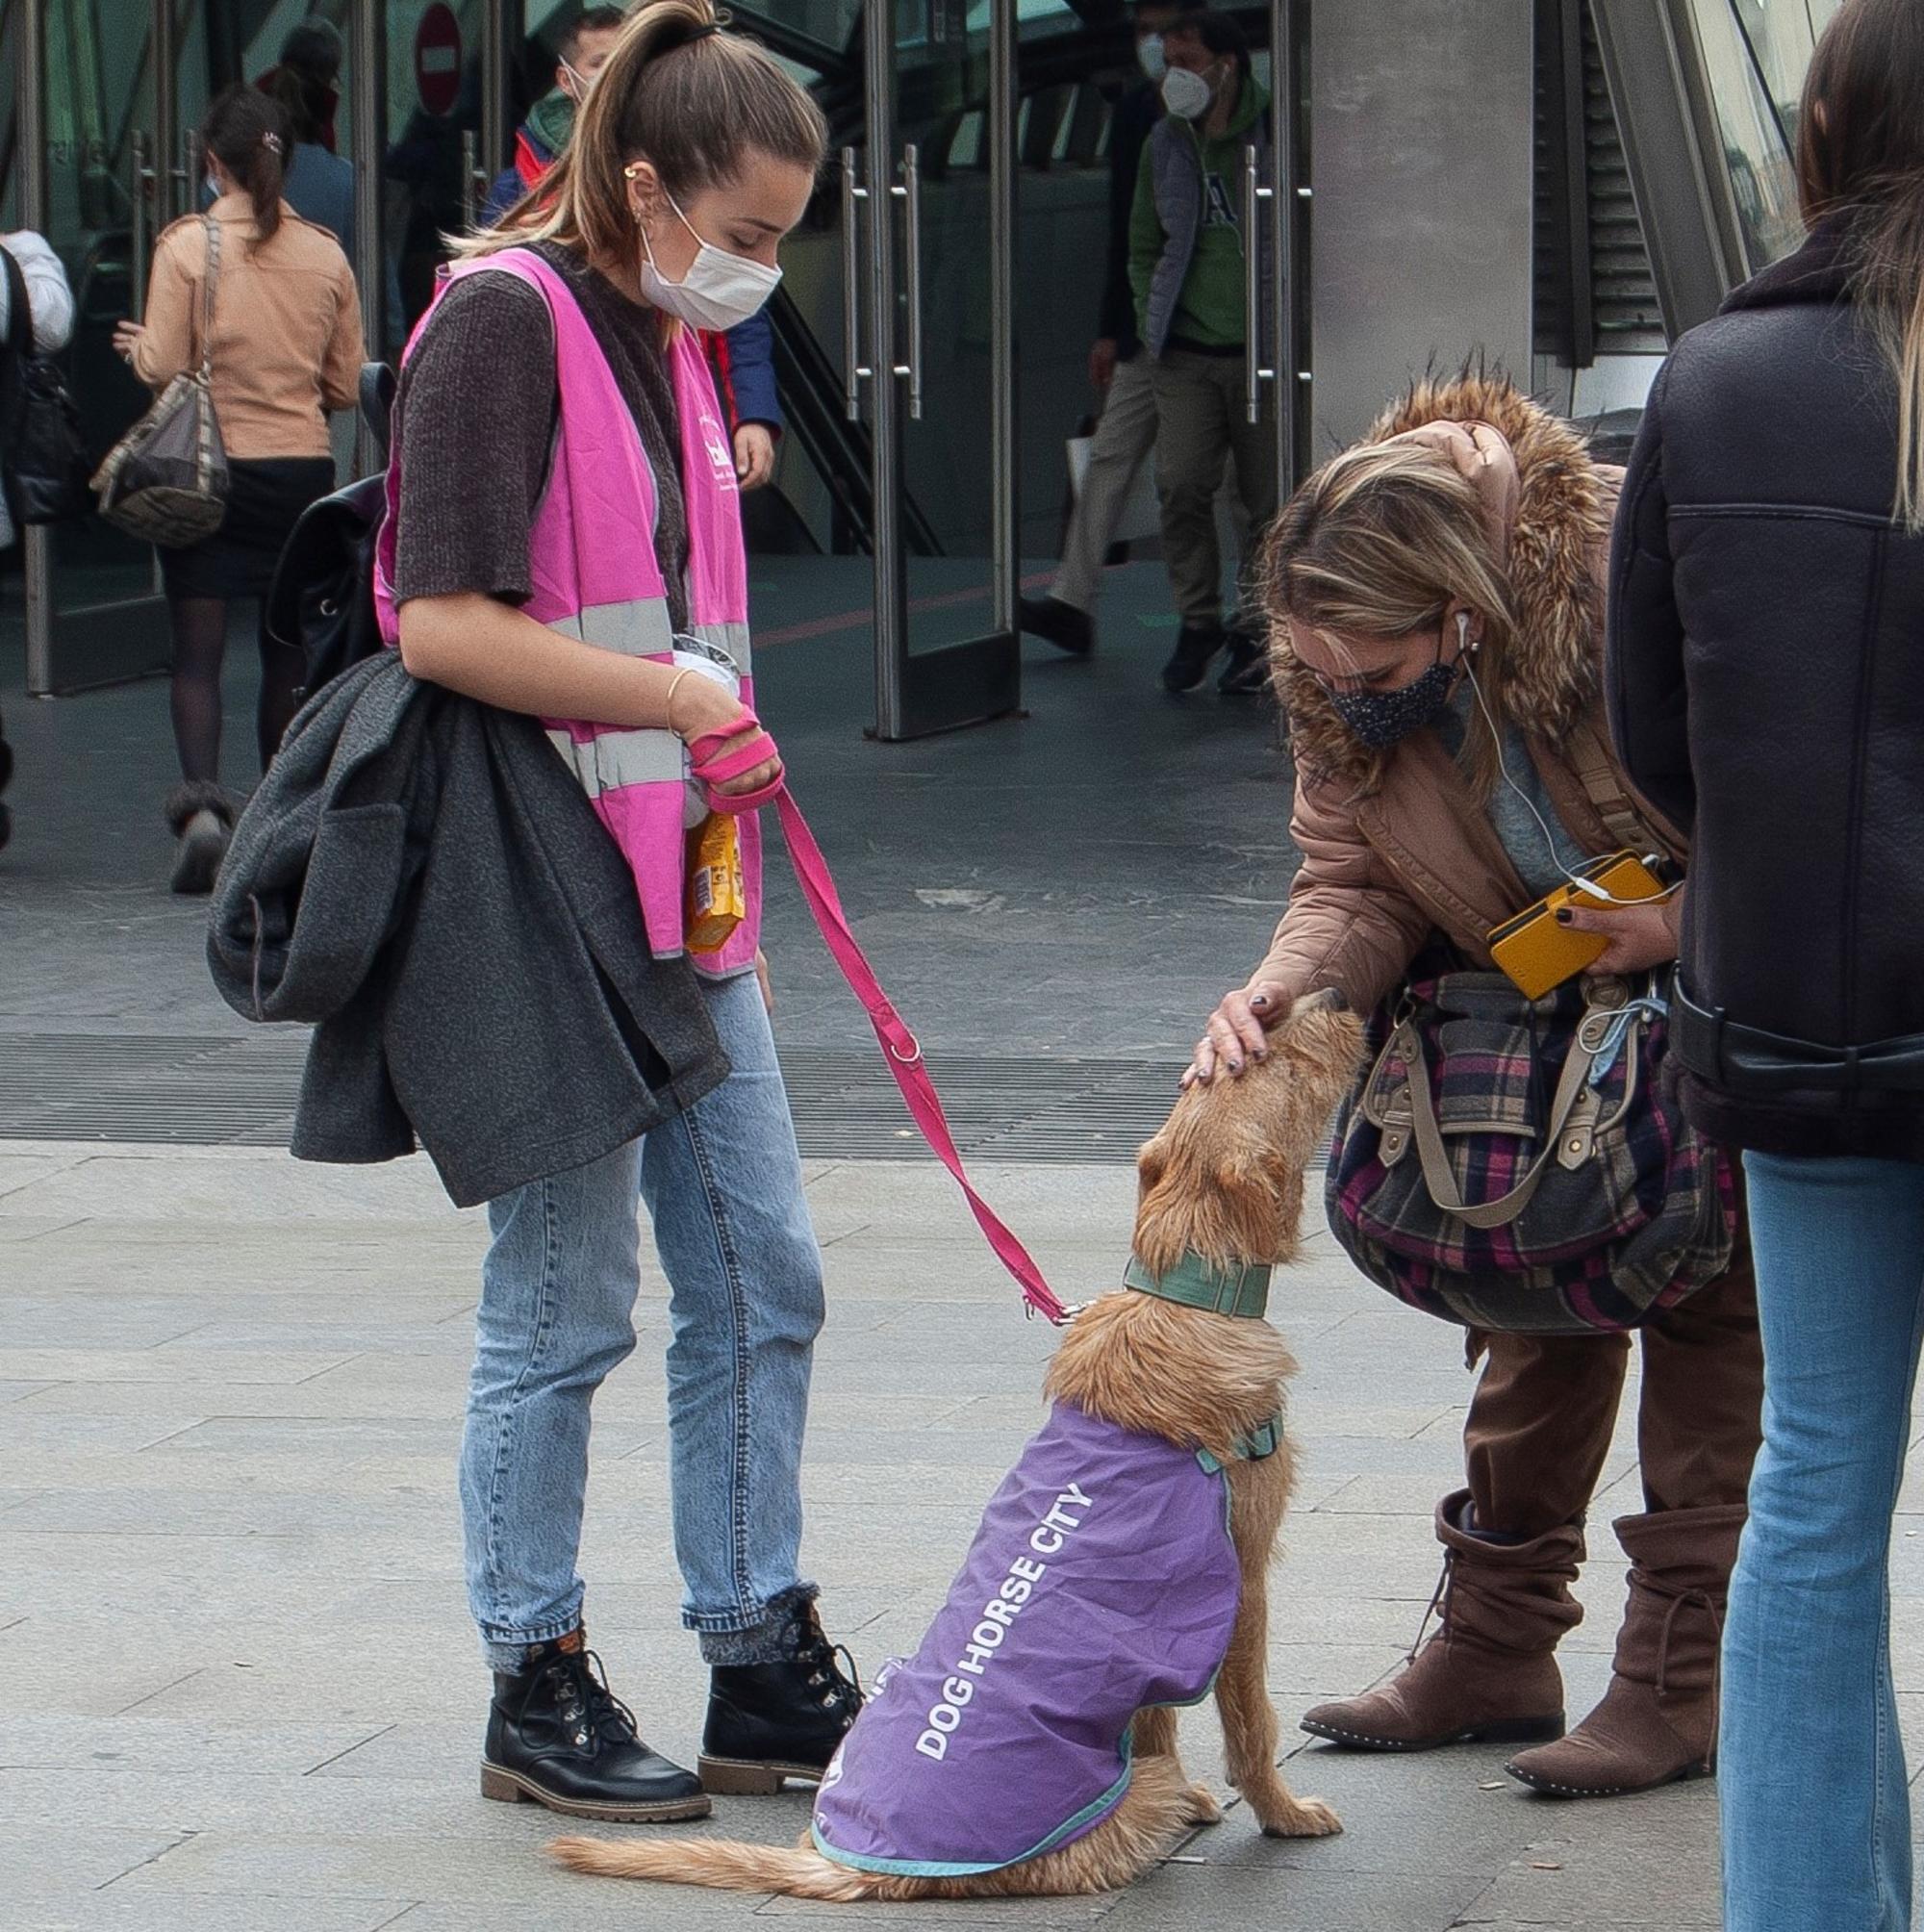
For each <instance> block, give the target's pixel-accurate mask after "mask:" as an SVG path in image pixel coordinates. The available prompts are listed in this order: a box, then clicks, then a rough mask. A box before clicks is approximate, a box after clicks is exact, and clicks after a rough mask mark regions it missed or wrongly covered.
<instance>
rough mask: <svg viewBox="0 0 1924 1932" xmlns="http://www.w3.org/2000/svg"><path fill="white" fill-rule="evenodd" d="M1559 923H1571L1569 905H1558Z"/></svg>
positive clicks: (1566, 924) (1562, 924) (1559, 924)
mask: <svg viewBox="0 0 1924 1932" xmlns="http://www.w3.org/2000/svg"><path fill="white" fill-rule="evenodd" d="M1569 923H1570V908H1569V907H1568V906H1567V905H1563V906H1558V907H1557V925H1558V926H1568V925H1569Z"/></svg>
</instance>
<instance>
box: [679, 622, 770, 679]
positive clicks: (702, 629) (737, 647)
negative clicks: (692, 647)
mask: <svg viewBox="0 0 1924 1932" xmlns="http://www.w3.org/2000/svg"><path fill="white" fill-rule="evenodd" d="M687 635H688V636H690V637H698V638H699V639H700V640H701V642H702V643H703V644H706V645H711V646H713V647H714V648H716V649H717V650H725V651H726V652H727V653H728V655H729V656H730V657H731V658H732V659H733V660H734V663H735V674H736V675H737V676H738V677H750V676H752V675H753V674H754V673H753V670H752V667H751V666H750V664H749V662H748V626H747V624H745V623H692V624H690V625H689V626H688V631H687Z"/></svg>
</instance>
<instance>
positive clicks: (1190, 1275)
mask: <svg viewBox="0 0 1924 1932" xmlns="http://www.w3.org/2000/svg"><path fill="white" fill-rule="evenodd" d="M1269 1276H1270V1268H1269V1263H1268V1262H1267V1261H1245V1262H1243V1263H1241V1264H1240V1265H1239V1266H1236V1267H1232V1268H1219V1267H1217V1266H1216V1265H1215V1264H1214V1263H1213V1262H1209V1261H1205V1260H1204V1259H1203V1258H1202V1256H1200V1255H1196V1254H1189V1255H1184V1256H1183V1258H1181V1260H1179V1261H1177V1264H1176V1265H1175V1267H1173V1268H1172V1269H1170V1271H1169V1272H1168V1274H1166V1275H1152V1274H1151V1273H1150V1271H1149V1270H1148V1269H1147V1268H1146V1267H1144V1265H1143V1264H1142V1262H1141V1261H1140V1260H1138V1259H1137V1258H1136V1257H1135V1256H1134V1255H1131V1256H1130V1257H1129V1264H1128V1266H1127V1268H1125V1269H1124V1270H1123V1285H1124V1286H1125V1287H1126V1288H1134V1289H1136V1290H1137V1291H1138V1292H1140V1293H1142V1294H1145V1295H1156V1296H1158V1297H1160V1298H1161V1299H1162V1300H1163V1301H1165V1302H1179V1303H1180V1304H1181V1305H1182V1306H1183V1307H1184V1308H1186V1309H1208V1310H1209V1312H1210V1313H1211V1314H1218V1315H1244V1316H1247V1317H1248V1318H1249V1319H1250V1320H1251V1321H1261V1320H1262V1318H1263V1316H1264V1315H1265V1314H1266V1313H1268V1311H1269Z"/></svg>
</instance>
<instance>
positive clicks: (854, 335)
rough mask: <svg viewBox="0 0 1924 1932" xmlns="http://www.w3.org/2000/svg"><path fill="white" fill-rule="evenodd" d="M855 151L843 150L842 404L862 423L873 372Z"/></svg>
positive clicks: (862, 197) (863, 196) (864, 196)
mask: <svg viewBox="0 0 1924 1932" xmlns="http://www.w3.org/2000/svg"><path fill="white" fill-rule="evenodd" d="M855 163H856V155H855V150H854V149H853V148H852V147H845V148H844V149H843V150H842V404H843V411H844V413H845V414H846V415H847V417H848V420H849V421H850V422H860V421H861V419H862V385H863V383H864V382H866V381H868V380H869V379H870V378H871V377H872V376H873V374H874V370H873V369H871V368H870V367H869V366H868V365H867V364H866V363H864V362H863V361H862V263H861V219H862V215H861V209H862V203H863V202H865V201H866V200H868V198H869V191H868V190H867V189H866V188H864V187H863V186H862V184H861V183H860V181H858V180H857V179H856V175H855Z"/></svg>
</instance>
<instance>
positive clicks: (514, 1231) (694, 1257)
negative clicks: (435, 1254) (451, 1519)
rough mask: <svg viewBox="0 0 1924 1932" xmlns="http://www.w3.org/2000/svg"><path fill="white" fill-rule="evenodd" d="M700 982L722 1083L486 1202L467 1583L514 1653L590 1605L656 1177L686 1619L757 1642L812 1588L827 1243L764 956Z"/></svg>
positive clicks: (506, 1663) (470, 1435)
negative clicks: (606, 1391)
mask: <svg viewBox="0 0 1924 1932" xmlns="http://www.w3.org/2000/svg"><path fill="white" fill-rule="evenodd" d="M703 990H704V993H705V995H706V997H707V1000H708V1005H709V1012H710V1015H711V1016H712V1018H713V1019H714V1022H715V1029H716V1031H717V1032H718V1033H719V1034H720V1036H721V1040H722V1048H723V1050H724V1051H725V1052H726V1054H727V1055H728V1059H729V1064H730V1067H731V1072H730V1073H729V1076H728V1078H727V1080H725V1081H723V1083H722V1085H721V1086H720V1087H718V1088H717V1089H716V1090H715V1091H714V1092H713V1093H711V1094H709V1095H708V1096H707V1098H705V1099H704V1100H701V1101H699V1102H697V1103H696V1105H695V1106H692V1107H690V1108H688V1109H687V1110H686V1111H685V1112H683V1113H682V1114H680V1115H678V1116H676V1117H675V1118H674V1119H672V1120H671V1121H669V1122H668V1123H667V1124H666V1125H665V1126H663V1127H659V1128H657V1129H655V1130H654V1131H652V1132H651V1133H649V1134H647V1135H646V1137H645V1138H644V1139H642V1140H640V1141H636V1142H634V1143H632V1144H631V1145H629V1146H627V1147H623V1148H619V1149H617V1151H616V1152H615V1153H613V1154H611V1155H608V1156H607V1157H604V1158H603V1159H600V1160H596V1161H592V1162H590V1163H589V1165H587V1166H586V1167H578V1168H575V1169H574V1170H572V1171H571V1172H570V1173H566V1174H556V1175H551V1176H550V1177H549V1178H548V1179H546V1180H544V1181H536V1182H530V1183H529V1184H528V1185H527V1186H525V1187H522V1188H519V1189H518V1190H517V1191H516V1192H514V1193H512V1194H504V1195H502V1196H501V1197H500V1199H498V1200H496V1201H491V1202H490V1203H489V1204H488V1220H489V1225H490V1227H491V1228H492V1229H493V1230H494V1245H493V1246H492V1247H491V1248H490V1249H489V1251H488V1257H487V1259H486V1261H485V1262H484V1263H483V1264H482V1271H481V1306H480V1310H479V1314H478V1317H477V1320H476V1352H475V1360H474V1372H473V1376H472V1379H471V1381H470V1383H469V1386H468V1426H467V1430H466V1433H465V1435H464V1436H463V1438H462V1445H461V1507H462V1519H463V1525H464V1530H465V1538H466V1547H467V1570H468V1604H469V1606H470V1608H471V1609H472V1611H473V1614H474V1620H475V1622H476V1623H477V1624H478V1625H479V1626H480V1630H481V1637H482V1641H483V1645H484V1647H485V1648H486V1650H487V1653H488V1657H489V1661H490V1663H491V1664H492V1665H494V1668H496V1669H508V1668H512V1667H515V1666H516V1665H518V1664H519V1658H520V1653H521V1651H522V1650H523V1648H524V1647H525V1646H526V1645H528V1644H530V1643H542V1642H546V1641H548V1640H551V1639H553V1638H556V1637H560V1636H562V1635H564V1634H565V1633H566V1632H568V1631H570V1630H571V1629H573V1628H574V1626H575V1624H576V1623H578V1622H579V1621H580V1619H581V1603H582V1595H583V1586H582V1581H581V1578H580V1576H579V1574H578V1573H577V1571H576V1568H575V1559H576V1556H577V1553H578V1551H579V1547H580V1540H581V1508H582V1498H583V1495H584V1493H585V1491H586V1488H587V1483H588V1411H589V1405H590V1403H591V1402H592V1401H593V1400H594V1396H595V1389H596V1388H597V1387H598V1386H599V1385H600V1383H601V1380H602V1378H603V1377H604V1376H605V1375H607V1374H608V1372H609V1371H610V1370H611V1369H612V1368H614V1367H615V1366H616V1364H617V1363H618V1362H620V1360H622V1359H623V1358H624V1357H625V1356H626V1355H627V1354H628V1352H629V1351H630V1350H631V1349H632V1348H633V1347H634V1345H635V1331H634V1327H633V1324H632V1321H631V1319H630V1317H631V1315H632V1312H633V1309H634V1305H635V1296H636V1293H637V1291H638V1289H639V1286H640V1232H639V1229H638V1227H637V1219H638V1216H637V1208H636V1200H637V1195H638V1194H639V1196H640V1199H641V1200H643V1201H645V1202H646V1204H647V1209H648V1215H649V1218H650V1220H651V1221H652V1223H653V1227H654V1236H655V1249H656V1253H657V1254H658V1255H659V1256H660V1258H661V1264H662V1269H663V1271H664V1273H666V1275H667V1276H668V1280H669V1289H670V1299H669V1346H668V1416H669V1462H670V1480H671V1488H672V1501H673V1517H674V1543H675V1557H676V1560H677V1562H678V1563H679V1564H680V1568H681V1574H682V1580H683V1584H684V1595H683V1599H682V1620H683V1622H684V1623H685V1624H687V1626H688V1627H689V1628H690V1629H692V1630H696V1631H699V1632H701V1633H702V1634H703V1636H702V1643H703V1650H704V1654H706V1655H708V1656H709V1657H710V1658H711V1660H712V1661H717V1662H725V1661H731V1660H733V1659H737V1658H739V1659H743V1660H746V1659H747V1658H748V1657H749V1656H751V1655H754V1654H756V1653H755V1649H754V1641H753V1640H754V1639H755V1638H756V1636H757V1634H758V1633H762V1632H764V1631H765V1630H766V1629H767V1627H768V1626H769V1625H770V1623H771V1620H772V1618H774V1617H776V1616H778V1614H780V1612H781V1610H782V1609H784V1608H785V1607H786V1605H787V1604H788V1603H789V1602H792V1601H797V1600H800V1599H803V1598H805V1597H806V1596H808V1595H811V1594H812V1593H813V1586H812V1585H809V1584H806V1583H804V1582H803V1581H802V1580H801V1578H800V1577H799V1576H798V1574H797V1563H798V1562H799V1552H800V1542H801V1490H800V1464H801V1437H802V1428H803V1424H804V1423H805V1421H806V1419H807V1412H808V1375H809V1364H810V1359H811V1354H812V1350H813V1346H814V1342H815V1337H816V1335H817V1334H818V1333H819V1332H820V1330H821V1327H822V1315H823V1302H822V1257H821V1253H820V1251H819V1250H818V1248H817V1246H816V1241H815V1231H814V1229H813V1227H812V1226H811V1225H810V1222H809V1217H808V1205H807V1202H806V1200H805V1199H804V1198H803V1194H802V1185H801V1161H800V1158H799V1157H798V1156H797V1152H796V1144H795V1125H794V1122H793V1120H792V1119H791V1118H790V1115H789V1107H788V1094H787V1091H786V1089H785V1088H784V1087H783V1085H782V1077H781V1069H780V1067H779V1065H778V1064H777V1063H776V1060H775V1052H774V1039H773V1036H772V1033H771V1032H770V1030H769V1022H768V1015H767V1014H766V1013H765V1012H764V1010H763V1008H762V1000H761V993H760V990H759V988H758V987H757V986H756V983H755V979H754V976H753V975H752V974H748V975H745V976H743V977H742V978H740V979H727V980H723V981H721V982H719V983H715V984H710V985H707V986H705V987H704V989H703ZM761 1654H767V1653H766V1652H763V1653H761Z"/></svg>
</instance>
